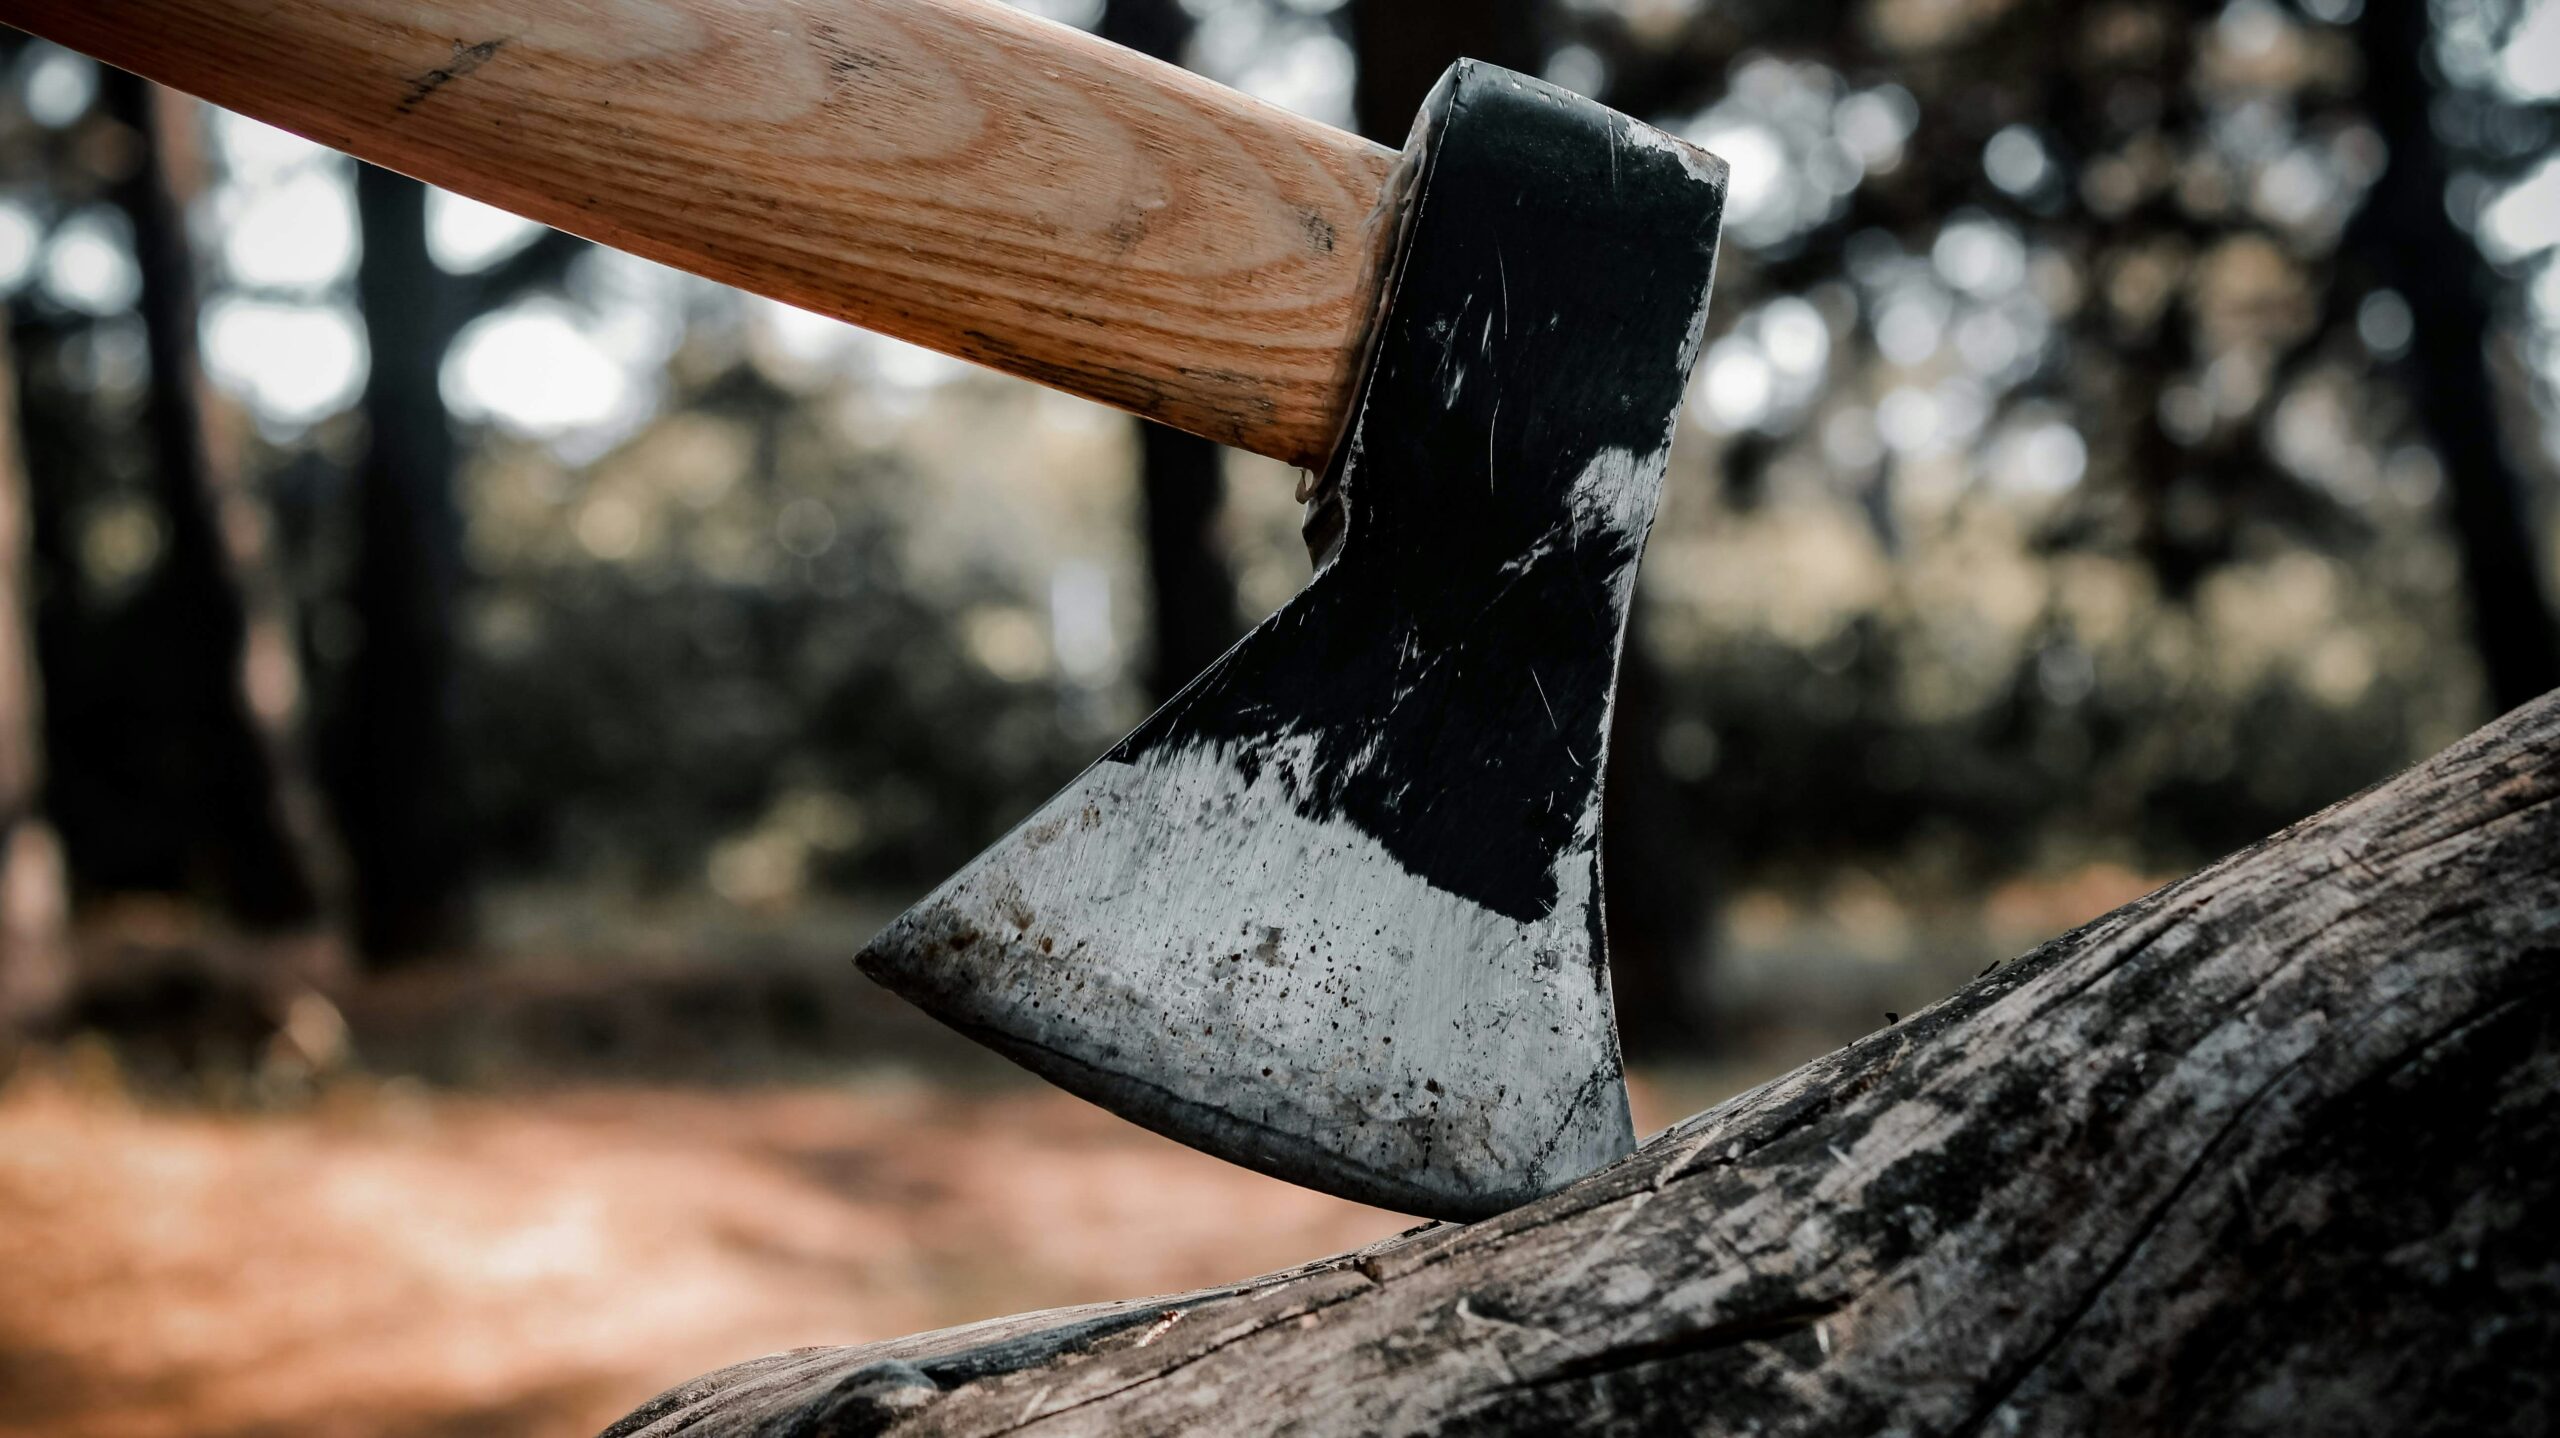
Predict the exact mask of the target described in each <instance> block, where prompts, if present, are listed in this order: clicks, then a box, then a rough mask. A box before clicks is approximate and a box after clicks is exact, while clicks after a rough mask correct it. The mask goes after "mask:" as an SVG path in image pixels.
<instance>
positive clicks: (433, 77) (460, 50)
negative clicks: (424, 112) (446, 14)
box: [400, 36, 507, 115]
mask: <svg viewBox="0 0 2560 1438" xmlns="http://www.w3.org/2000/svg"><path fill="white" fill-rule="evenodd" d="M506 43H507V40H506V37H505V36H500V37H499V38H497V39H495V40H483V41H481V42H480V43H479V44H477V45H466V44H464V43H462V42H461V41H459V40H456V41H454V42H453V61H452V63H450V64H448V65H445V66H443V67H441V68H439V69H434V70H429V71H428V72H427V73H425V74H423V75H420V76H418V77H417V78H416V79H414V80H411V81H410V82H409V94H408V97H407V98H406V99H404V100H402V101H401V102H400V113H401V114H403V115H406V114H408V113H410V112H411V111H413V110H415V109H417V108H418V106H419V105H420V104H422V103H424V102H425V100H426V98H427V97H428V96H429V95H432V94H434V93H435V92H436V91H438V90H441V89H443V88H444V87H445V86H447V85H450V84H452V83H453V82H454V81H456V80H459V79H461V78H462V77H463V76H465V75H468V74H470V73H471V72H472V71H474V70H477V69H479V68H480V67H481V66H483V65H486V64H488V63H489V61H490V58H491V57H492V56H495V55H496V54H497V53H498V51H499V50H500V49H501V48H503V47H504V46H505V45H506Z"/></svg>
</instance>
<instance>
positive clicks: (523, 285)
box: [459, 228, 593, 322]
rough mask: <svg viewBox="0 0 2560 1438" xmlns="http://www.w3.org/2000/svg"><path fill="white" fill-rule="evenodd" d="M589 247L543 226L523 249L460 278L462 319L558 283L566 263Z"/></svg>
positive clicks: (496, 307)
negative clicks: (541, 230)
mask: <svg viewBox="0 0 2560 1438" xmlns="http://www.w3.org/2000/svg"><path fill="white" fill-rule="evenodd" d="M591 248H593V247H592V246H591V245H589V244H588V242H587V241H585V240H582V239H579V238H578V237H577V236H576V235H573V234H570V233H569V232H568V231H566V230H554V229H549V228H546V229H544V230H543V232H542V233H541V234H539V235H536V236H534V237H533V239H532V241H531V242H530V243H528V244H526V246H525V247H524V248H523V249H520V250H518V251H516V252H515V253H514V254H512V255H509V256H507V257H506V258H505V259H503V260H500V261H498V262H497V263H496V264H494V265H491V266H490V267H489V268H487V269H485V270H481V271H479V272H478V273H476V274H471V275H465V276H463V277H462V279H461V280H460V282H459V283H460V286H461V290H462V314H463V317H464V320H465V322H468V321H469V320H472V319H476V318H478V317H479V316H481V315H485V314H487V313H488V312H489V311H491V310H494V309H498V308H500V307H502V306H505V305H509V304H512V303H514V302H515V301H517V300H519V299H522V298H523V297H524V296H525V295H526V294H528V293H530V292H531V291H534V290H537V289H544V288H549V287H552V286H556V285H558V284H559V283H560V282H561V280H562V279H563V278H564V277H566V276H567V274H568V273H569V262H570V261H572V260H575V259H576V258H577V257H578V256H580V255H583V254H585V253H586V252H587V251H588V250H589V249H591Z"/></svg>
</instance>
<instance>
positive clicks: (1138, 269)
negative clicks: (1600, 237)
mask: <svg viewBox="0 0 2560 1438" xmlns="http://www.w3.org/2000/svg"><path fill="white" fill-rule="evenodd" d="M0 21H5V22H6V23H8V24H10V25H14V26H17V27H19V28H20V29H24V30H28V31H32V32H33V33H35V34H38V35H42V36H45V37H47V38H49V39H52V40H55V41H58V42H60V43H61V44H64V45H67V46H69V47H71V48H73V49H75V50H81V51H85V52H87V53H88V54H91V55H94V56H96V57H98V58H99V59H101V60H104V61H106V62H107V63H109V64H111V65H116V66H119V67H121V68H123V69H127V70H131V71H134V72H136V73H138V74H141V75H143V76H145V77H147V78H149V79H152V80H156V81H158V82H160V83H161V84H164V85H168V86H171V87H173V88H175V89H179V90H184V91H187V92H189V93H191V94H195V95H200V96H202V97H204V98H205V99H207V100H210V101H212V102H214V103H215V104H218V105H223V106H227V107H228V108H230V109H233V110H237V111H240V112H241V113H243V114H247V115H252V116H255V117H257V118H258V119H261V120H265V121H267V122H269V123H271V124H274V125H278V126H281V127H283V128H285V129H287V130H291V131H294V132H296V133H298V134H301V135H305V136H308V137H309V138H311V139H313V140H317V141H319V142H320V143H322V144H324V145H329V146H331V147H333V148H336V149H340V150H345V151H347V152H349V153H351V154H354V155H357V156H360V157H362V158H364V159H367V160H371V161H373V162H375V163H376V164H381V165H386V166H389V167H390V168H392V169H396V170H400V171H403V172H405V173H408V174H411V175H415V176H417V177H418V178H419V179H422V180H427V181H430V182H432V183H434V184H438V185H442V186H444V187H445V188H447V189H449V190H454V191H457V192H459V193H461V194H465V195H470V196H472V197H474V198H476V199H480V200H485V201H487V202H489V203H491V204H494V205H498V206H501V207H504V208H506V209H509V210H513V211H515V212H516V213H518V214H521V215H525V216H529V217H530V218H533V219H536V220H540V221H541V222H543V223H544V224H547V225H555V226H557V227H559V228H561V229H564V230H567V231H570V232H571V233H573V234H578V235H583V236H585V237H587V238H589V239H592V240H598V241H602V242H603V243H605V244H609V245H614V246H617V247H619V248H621V249H626V250H630V251H632V252H633V253H635V254H640V255H645V256H647V257H648V258H650V259H653V260H659V261H662V262H664V263H666V264H670V265H674V266H677V267H679V268H682V269H686V270H691V271H693V272H694V273H696V274H700V275H707V276H709V277H711V278H712V279H716V280H721V281H724V282H726V283H729V284H733V285H738V286H740V287H742V288H745V289H750V290H754V291H756V292H758V293H760V294H766V295H771V296H773V297H774V298H776V299H779V300H783V301H787V302H788V303H791V304H795V305H801V306H805V307H807V308H809V309H812V310H817V311H819V312H821V313H824V314H829V315H833V316H836V317H838V318H840V319H846V320H850V321H852V322H854V323H855V324H859V325H862V326H865V327H866V328H869V329H874V330H878V331H881V332H882V333H885V334H891V335H895V336H897V337H898V338H900V339H904V340H911V341H913V342H915V343H917V344H920V345H925V346H928V347H930V348H933V349H937V350H940V351H942V352H944V353H946V354H952V355H958V356H960V357H962V358H964V359H970V360H975V361H977V362H979V363H981V364H985V365H989V366H992V367H993V368H996V369H999V370H1003V371H1006V372H1007V373H1010V374H1017V375H1022V376H1025V377H1028V378H1031V379H1035V380H1039V381H1041V382H1042V383H1045V384H1050V385H1054V386H1056V387H1057V388H1059V389H1063V390H1066V391H1067V392H1069V393H1071V394H1078V395H1083V396H1085V397H1087V398H1090V399H1096V400H1100V401H1103V402H1104V403H1107V404H1113V405H1117V406H1119V407H1120V408H1122V409H1126V410H1130V411H1132V412H1134V413H1137V414H1142V415H1145V416H1147V417H1148V418H1150V419H1156V420H1161V421H1163V422H1164V423H1166V424H1169V425H1173V426H1175V427H1176V428H1179V429H1186V430H1190V431H1192V432H1193V433H1195V434H1203V435H1207V436H1209V437H1210V438H1212V439H1216V440H1220V441H1223V442H1225V443H1227V444H1232V445H1236V446H1238V447H1240V448H1243V449H1249V450H1253V451H1256V452H1258V453H1261V454H1266V455H1270V456H1273V457H1274V458H1277V459H1283V460H1287V461H1290V462H1292V463H1295V464H1300V465H1307V466H1317V465H1321V464H1322V463H1323V462H1324V459H1325V456H1326V454H1327V452H1328V451H1329V450H1330V449H1331V447H1332V445H1333V441H1334V436H1335V433H1336V431H1337V430H1338V428H1339V427H1340V425H1341V421H1342V416H1343V413H1344V411H1345V409H1346V408H1347V407H1348V405H1349V403H1350V397H1351V392H1352V387H1353V385H1354V384H1355V382H1356V380H1357V377H1358V375H1357V371H1358V367H1359V362H1360V355H1361V347H1362V343H1363V339H1364V336H1365V333H1366V330H1367V328H1368V324H1369V320H1370V316H1371V311H1372V310H1373V308H1374V305H1375V300H1376V294H1377V288H1378V284H1379V282H1380V271H1381V270H1382V268H1383V265H1384V261H1385V257H1386V254H1387V251H1388V249H1389V247H1390V246H1391V244H1392V242H1393V235H1392V233H1391V231H1392V228H1393V226H1392V222H1391V220H1389V219H1388V218H1386V217H1383V216H1381V215H1379V214H1378V213H1377V211H1378V199H1379V195H1380V192H1381V190H1382V188H1383V187H1384V184H1385V181H1386V177H1387V173H1388V169H1389V166H1390V165H1391V164H1392V163H1393V161H1394V158H1395V157H1394V155H1393V153H1392V152H1390V151H1388V150H1385V149H1382V148H1380V147H1378V146H1376V145H1372V144H1370V143H1368V142H1367V141H1364V140H1362V139H1360V138H1358V137H1357V136H1354V135H1349V134H1346V133H1343V132H1342V131H1339V130H1335V129H1333V128H1331V127H1329V126H1326V125H1322V124H1317V123H1315V122H1313V121H1309V120H1305V119H1301V118H1299V117H1297V116H1294V115H1291V114H1289V113H1287V112H1286V111H1283V110H1280V109H1277V108H1275V107H1273V106H1270V105H1266V104H1263V103H1261V102H1259V101H1256V100H1253V99H1249V98H1247V97H1246V96H1243V95H1240V94H1237V93H1236V92H1234V91H1232V90H1228V89H1226V88H1224V87H1222V86H1219V85H1216V84H1212V83H1210V82H1208V81H1206V80H1202V79H1200V78H1198V77H1196V76H1193V75H1190V74H1188V73H1186V72H1184V71H1182V70H1180V69H1178V68H1176V67H1174V66H1171V65H1166V64H1162V63H1159V62H1157V61H1154V60H1150V59H1148V58H1146V57H1144V56H1141V55H1138V54H1135V53H1133V52H1131V51H1128V50H1124V49H1121V48H1120V47H1118V46H1116V45H1111V44H1107V43H1105V42H1103V41H1100V40H1096V39H1094V38H1092V37H1091V36H1088V35H1085V34H1083V33H1081V32H1078V31H1076V30H1073V29H1070V28H1068V27H1066V26H1062V25H1056V24H1052V23H1050V22H1048V21H1044V20H1039V19H1036V18H1033V17H1031V16H1028V15H1025V14H1023V13H1022V12H1020V11H1018V10H1015V9H1013V8H1011V7H1010V6H1007V5H1004V4H1001V3H998V0H0Z"/></svg>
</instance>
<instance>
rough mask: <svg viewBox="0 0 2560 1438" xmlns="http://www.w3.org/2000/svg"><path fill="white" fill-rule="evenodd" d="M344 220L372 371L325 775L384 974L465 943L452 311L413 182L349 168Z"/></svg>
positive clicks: (453, 302) (364, 942)
mask: <svg viewBox="0 0 2560 1438" xmlns="http://www.w3.org/2000/svg"><path fill="white" fill-rule="evenodd" d="M356 215H357V222H358V225H359V226H360V228H361V229H362V231H363V236H364V258H363V261H362V263H361V265H360V267H359V268H358V270H357V272H356V296H357V302H358V304H359V305H360V306H361V308H362V310H363V313H364V326H365V340H366V347H367V349H368V351H369V352H370V354H371V360H372V367H371V369H370V371H369V372H368V374H367V375H366V379H365V388H364V401H363V403H364V416H365V423H366V429H367V433H368V436H369V438H368V441H367V448H366V455H365V461H364V466H363V469H362V472H361V474H360V476H359V479H358V483H357V490H356V504H357V512H358V521H357V535H358V539H357V557H356V570H355V583H354V594H353V595H352V602H353V603H352V607H353V608H354V610H355V616H356V621H357V624H358V626H359V633H360V636H361V638H360V642H359V646H358V648H357V650H356V653H355V656H354V658H353V660H352V661H351V663H350V665H349V668H348V672H347V676H346V681H345V685H346V687H345V690H344V693H343V696H342V698H341V701H340V706H339V716H338V721H337V724H336V725H335V726H334V732H333V733H332V734H331V736H330V739H331V745H330V750H331V761H332V762H331V764H330V769H331V776H330V777H331V787H332V789H333V790H334V791H335V797H336V801H337V808H338V816H339V823H340V825H341V826H342V827H343V828H344V829H345V831H346V835H347V847H348V851H349V854H350V855H351V857H352V858H353V860H354V866H355V901H356V934H357V941H358V943H359V945H360V946H361V948H362V950H363V952H364V954H365V956H366V958H367V959H368V960H369V961H373V962H378V963H397V962H401V961H404V960H408V959H414V958H418V957H421V956H423V955H426V954H430V953H433V952H436V951H438V950H441V949H446V948H449V947H451V946H453V945H455V944H458V943H460V942H462V941H463V940H464V939H465V938H466V936H467V934H468V931H469V923H468V912H467V907H466V904H467V891H466V885H467V882H468V871H469V859H470V841H469V838H468V836H467V831H466V828H465V820H466V815H465V812H464V808H463V805H462V802H461V798H460V794H459V788H460V786H459V784H458V782H457V777H456V771H455V762H454V761H455V753H454V741H453V707H454V660H455V644H454V641H455V626H456V624H457V623H458V622H459V618H460V605H461V600H462V585H463V554H462V519H461V514H460V512H459V511H458V509H457V508H456V506H455V503H454V496H453V478H454V468H455V464H456V461H457V457H458V449H457V446H456V444H455V441H454V433H453V423H452V419H451V417H450V416H449V415H448V414H447V413H446V412H445V405H444V397H443V393H442V391H441V388H440V379H441V372H442V369H443V366H444V356H445V351H446V349H447V348H448V347H449V346H450V345H451V344H452V343H453V338H454V336H455V334H456V333H457V332H459V330H460V329H461V325H462V315H461V308H462V306H461V300H460V297H459V295H458V293H457V285H456V282H455V280H454V278H453V277H452V276H450V275H447V274H446V273H445V272H444V271H443V270H441V269H439V268H437V266H436V263H435V260H434V259H433V257H432V256H430V255H429V253H428V251H427V188H426V186H424V185H422V184H420V183H418V182H417V181H415V180H412V179H409V178H407V177H405V176H402V175H397V174H393V173H392V172H391V171H388V170H382V169H376V168H374V167H373V166H371V165H363V166H359V167H358V168H357V171H356Z"/></svg>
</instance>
